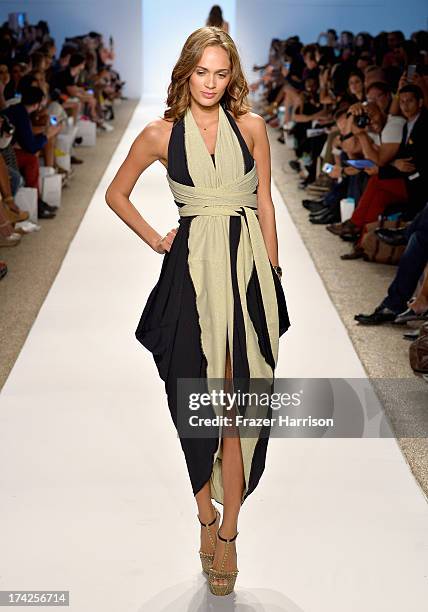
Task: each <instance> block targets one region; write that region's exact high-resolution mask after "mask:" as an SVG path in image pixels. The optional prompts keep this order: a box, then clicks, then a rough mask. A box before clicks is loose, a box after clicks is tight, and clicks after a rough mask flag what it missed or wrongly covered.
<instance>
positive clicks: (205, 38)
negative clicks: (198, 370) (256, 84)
mask: <svg viewBox="0 0 428 612" xmlns="http://www.w3.org/2000/svg"><path fill="white" fill-rule="evenodd" d="M210 46H218V47H222V49H224V50H225V51H226V52H227V54H228V56H229V59H230V64H231V77H230V81H229V83H228V85H227V88H226V91H225V92H224V94H223V97H222V99H221V101H220V103H221V105H222V106H223V108H227V109H228V110H230V111H231V112H232V114H233V115H234V116H235V118H238V117H239V116H240V115H244V114H245V113H247V112H248V111H250V110H251V106H250V104H249V103H248V100H247V96H248V93H249V87H248V83H247V80H246V78H245V76H244V73H243V71H242V67H241V60H240V58H239V54H238V51H237V49H236V46H235V43H234V42H233V40H232V38H231V37H230V36H229V34H228V33H227V32H225V31H224V30H221V29H220V28H218V27H216V26H204V27H202V28H199V29H197V30H195V31H194V32H192V34H190V36H189V37H188V38H187V40H186V42H185V43H184V46H183V49H182V50H181V54H180V57H179V58H178V60H177V63H176V64H175V66H174V69H173V71H172V75H171V83H170V84H169V86H168V96H167V99H166V104H167V107H168V108H167V109H166V111H165V112H164V115H163V116H164V119H169V120H172V121H174V122H175V121H177V120H178V119H180V118H181V117H183V115H184V113H185V112H186V109H187V107H188V106H189V105H190V87H189V79H190V76H191V75H192V73H193V71H194V69H195V67H196V66H197V65H198V62H199V60H200V59H201V57H202V54H203V52H204V51H205V49H206V48H207V47H210Z"/></svg>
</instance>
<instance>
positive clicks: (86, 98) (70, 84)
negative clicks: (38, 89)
mask: <svg viewBox="0 0 428 612" xmlns="http://www.w3.org/2000/svg"><path fill="white" fill-rule="evenodd" d="M84 67H85V57H84V55H82V54H81V53H77V52H76V53H73V54H72V55H71V57H70V61H69V64H68V66H67V67H66V68H64V69H63V70H60V71H58V72H57V73H56V74H55V76H54V78H53V79H52V84H51V90H53V89H59V90H60V91H61V93H62V95H63V97H64V99H65V100H66V99H67V97H72V98H78V99H79V101H80V104H81V105H84V104H87V105H88V114H89V116H90V118H91V119H92V121H95V122H96V123H97V124H99V123H100V118H99V117H98V113H97V108H96V107H97V101H96V99H95V97H94V94H93V93H88V92H87V91H86V90H85V89H84V88H83V87H80V86H79V85H77V84H76V82H77V78H78V76H79V74H80V72H81V71H82V70H83V69H84ZM64 108H67V102H66V103H65V104H64Z"/></svg>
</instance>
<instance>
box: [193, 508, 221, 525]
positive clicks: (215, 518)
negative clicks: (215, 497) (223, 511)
mask: <svg viewBox="0 0 428 612" xmlns="http://www.w3.org/2000/svg"><path fill="white" fill-rule="evenodd" d="M213 508H214V506H213ZM214 510H215V517H214V519H213V520H212V521H211V523H203V522H202V521H201V519H200V518H199V514H198V515H197V516H198V519H199V522H200V524H201V525H202V526H203V527H210V526H211V525H214V523H215V522H216V520H217V508H214Z"/></svg>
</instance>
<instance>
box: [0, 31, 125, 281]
mask: <svg viewBox="0 0 428 612" xmlns="http://www.w3.org/2000/svg"><path fill="white" fill-rule="evenodd" d="M56 53H57V49H56V45H55V40H54V39H53V38H52V37H51V36H50V33H49V26H48V24H47V23H46V22H44V21H39V22H38V23H37V24H36V25H35V26H33V25H26V26H25V27H23V28H21V29H20V30H19V31H14V30H12V29H11V28H10V27H9V26H8V24H7V23H4V24H3V25H2V26H1V27H0V196H1V197H0V247H1V246H3V247H7V246H15V245H16V244H18V243H19V242H20V240H21V237H22V236H23V235H24V234H27V233H31V232H32V231H36V230H39V229H40V228H41V226H38V225H37V224H34V223H31V222H30V221H29V214H28V212H26V211H24V210H20V208H19V207H18V205H17V203H16V202H15V196H16V195H17V193H18V191H19V190H20V188H21V187H31V188H34V189H36V190H37V194H38V218H39V219H52V218H54V217H55V216H56V209H57V207H56V206H52V205H50V204H48V203H47V202H44V201H43V200H42V198H41V194H40V192H39V176H40V165H41V163H42V162H43V163H44V165H45V166H46V167H47V169H48V170H49V169H50V170H51V171H52V172H53V173H54V174H60V175H61V183H62V187H64V186H65V185H67V183H68V180H69V179H70V177H71V176H72V175H73V169H67V166H65V167H64V166H63V165H62V164H60V163H59V161H60V157H61V156H63V155H65V152H64V151H62V150H61V148H60V147H59V146H58V143H59V142H60V141H59V140H58V135H59V134H60V133H61V132H63V131H64V132H65V131H66V132H67V133H69V128H70V121H69V119H70V118H71V119H72V122H73V123H74V124H76V122H77V121H78V120H79V119H80V118H87V119H92V120H93V121H94V122H95V123H96V124H97V128H98V129H97V131H111V130H112V129H114V128H113V126H112V125H111V124H110V123H108V120H112V119H114V111H113V101H114V100H115V99H120V98H123V92H122V88H123V85H124V82H123V81H121V80H120V75H119V74H118V72H117V71H115V70H114V68H113V62H114V49H113V43H112V40H110V47H106V46H105V45H104V42H103V37H102V35H101V34H99V33H97V32H89V34H86V35H83V36H75V37H71V38H67V39H66V40H65V42H64V45H63V47H62V49H61V50H60V54H59V57H58V59H56ZM71 119H70V120H71ZM78 141H79V139H76V140H75V141H74V142H72V143H71V146H72V147H74V146H76V145H77V144H78ZM70 161H71V164H73V165H74V164H79V163H82V160H81V159H79V158H77V157H76V156H75V155H73V154H72V151H71V156H70ZM6 273H7V265H6V262H4V261H0V278H3V277H4V276H5V275H6Z"/></svg>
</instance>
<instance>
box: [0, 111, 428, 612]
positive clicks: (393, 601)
mask: <svg viewBox="0 0 428 612" xmlns="http://www.w3.org/2000/svg"><path fill="white" fill-rule="evenodd" d="M160 113H161V106H160V105H159V106H145V108H143V106H142V105H140V106H139V107H138V108H137V110H136V112H135V114H134V116H133V119H132V121H131V123H130V125H129V127H128V129H127V131H126V133H125V134H124V137H123V139H122V141H121V143H120V145H119V147H118V149H117V151H116V153H115V154H114V156H113V158H112V160H111V162H110V164H109V166H108V168H107V171H106V173H105V175H104V177H103V180H102V181H101V183H100V185H99V187H98V189H97V191H96V193H95V194H94V197H93V200H92V202H91V204H90V206H89V209H88V211H87V213H86V215H85V217H84V219H83V222H82V224H81V226H80V228H79V230H78V232H77V234H76V236H75V238H74V240H73V242H72V244H71V246H70V249H69V251H68V253H67V256H66V258H65V260H64V262H63V265H62V267H61V269H60V271H59V274H58V276H57V278H56V280H55V282H54V284H53V285H52V287H51V290H50V292H49V294H48V296H47V298H46V300H45V302H44V304H43V306H42V308H41V310H40V313H39V316H38V317H37V320H36V321H35V323H34V325H33V327H32V329H31V331H30V334H29V336H28V338H27V340H26V342H25V345H24V347H23V349H22V351H21V353H20V355H19V358H18V360H17V362H16V364H15V366H14V368H13V370H12V372H11V374H10V377H9V378H8V380H7V382H6V385H5V387H4V389H3V392H2V394H1V398H0V408H1V409H0V466H1V467H0V480H1V487H0V496H1V497H0V590H63V589H64V590H69V591H70V607H69V608H68V609H69V610H71V611H72V612H143V611H144V612H158V611H168V612H181V611H192V612H193V611H196V610H198V611H202V612H205V611H206V610H217V609H218V610H233V609H236V610H239V611H240V612H244V611H245V612H249V611H254V612H256V611H257V612H259V611H262V610H263V611H267V612H277V611H286V612H403V611H404V610H408V611H409V612H423V610H426V605H427V601H428V505H427V503H426V499H425V497H424V495H423V493H422V492H421V490H420V488H419V486H418V485H417V483H416V482H415V480H414V478H413V476H412V474H411V472H410V469H409V467H408V466H407V464H406V462H405V460H404V458H403V457H402V454H401V452H400V449H399V447H398V445H397V443H396V441H395V440H394V439H392V438H385V439H318V440H317V439H302V438H299V439H271V441H270V442H269V448H268V454H267V463H266V469H265V472H264V474H263V476H262V479H261V481H260V483H259V486H258V487H257V489H256V490H255V491H254V493H252V494H251V496H250V497H249V498H248V499H247V501H246V502H245V503H244V505H243V507H242V511H241V515H240V523H239V533H240V535H239V536H238V539H237V550H238V567H239V570H240V574H239V576H238V579H237V583H236V592H235V595H234V596H229V597H227V598H223V599H222V598H215V597H214V596H211V594H210V593H209V590H208V587H207V585H206V579H205V577H204V575H203V574H202V572H201V569H200V563H199V557H198V553H197V551H198V549H199V523H198V520H197V517H196V505H195V503H194V499H193V495H192V491H191V487H190V481H189V478H188V474H187V470H186V466H185V461H184V455H183V454H182V451H181V447H180V444H179V440H178V439H177V437H176V433H175V429H174V427H173V423H172V420H171V417H170V414H169V410H168V406H167V402H166V397H165V394H164V387H163V382H162V381H161V380H160V378H159V377H158V375H157V370H156V368H155V364H154V361H153V358H152V356H151V354H150V353H149V352H148V351H146V350H145V349H144V348H143V347H142V346H141V345H140V344H139V343H138V342H137V340H136V339H135V337H134V331H135V328H136V326H137V323H138V320H139V317H140V314H141V312H142V309H143V306H144V304H145V301H146V299H147V297H148V294H149V291H150V290H151V288H152V287H153V285H154V284H155V282H156V280H157V278H158V275H159V271H160V267H161V263H162V256H161V255H159V254H157V253H155V252H154V251H152V250H151V249H150V248H149V247H148V246H147V245H146V244H145V243H144V242H142V241H141V240H140V239H139V238H138V237H137V236H136V235H135V234H134V233H133V232H131V231H130V230H129V228H128V227H127V226H126V225H125V224H123V223H122V222H121V221H120V219H119V218H118V217H116V215H115V214H114V213H113V212H112V211H111V210H110V209H109V208H108V206H107V205H106V204H105V202H104V193H105V190H106V188H107V186H108V184H109V182H110V181H111V179H112V177H113V175H114V174H115V172H116V170H117V168H118V167H119V164H120V163H121V162H122V161H123V159H124V157H125V155H126V153H127V151H128V150H129V147H130V145H131V142H132V141H133V139H134V138H135V136H136V135H137V134H138V133H139V132H140V130H141V129H142V128H143V126H144V124H145V123H146V122H147V121H149V120H150V119H152V118H155V117H156V116H158V115H159V114H160ZM272 193H273V197H274V202H275V206H276V216H277V225H278V236H279V241H280V262H281V264H282V266H283V268H284V287H285V292H286V297H287V302H288V306H289V312H290V318H291V320H292V327H291V328H290V330H289V331H288V332H287V333H286V334H285V336H283V337H282V338H281V340H280V359H279V364H278V368H277V371H276V376H277V377H360V376H361V377H364V376H365V372H364V370H363V367H362V365H361V363H360V361H359V359H358V357H357V355H356V353H355V351H354V349H353V346H352V343H351V341H350V339H349V337H348V335H347V332H346V330H345V328H344V326H343V324H342V323H341V320H340V319H339V316H338V314H337V312H336V310H335V308H334V306H333V304H332V303H331V301H330V299H329V297H328V295H327V293H326V291H325V289H324V286H323V284H322V282H321V280H320V278H319V276H318V274H317V271H316V269H315V267H314V265H313V263H312V261H311V259H310V257H309V255H308V252H307V250H306V248H305V246H304V245H303V243H302V241H301V239H300V237H299V235H298V233H297V231H296V229H295V227H294V225H293V223H292V221H291V219H290V217H289V215H288V212H287V209H286V206H285V204H284V202H283V201H282V199H281V197H280V195H279V193H278V191H277V190H276V189H275V187H274V186H273V191H272ZM131 200H132V201H133V203H134V204H135V205H136V206H137V207H138V208H139V210H140V211H141V213H142V215H143V216H145V217H146V219H147V220H148V222H149V223H150V224H151V225H153V227H155V228H156V229H157V230H158V231H159V232H160V233H161V234H164V233H166V232H167V230H169V229H170V228H172V227H175V226H176V225H177V219H178V214H177V212H176V208H175V205H174V202H173V199H172V196H171V193H170V191H169V188H168V185H167V181H166V177H165V169H164V168H163V166H161V164H160V163H159V162H157V163H156V164H154V165H152V166H151V167H150V168H149V169H148V170H147V171H146V172H145V173H144V175H143V176H142V177H141V178H140V180H139V182H138V184H137V186H136V188H135V190H134V192H133V194H132V196H131ZM59 218H60V215H59ZM314 313H316V315H314ZM7 609H9V608H7ZM20 609H21V608H20Z"/></svg>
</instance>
